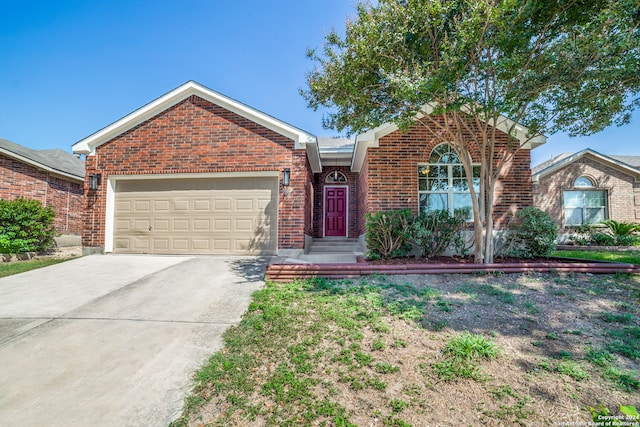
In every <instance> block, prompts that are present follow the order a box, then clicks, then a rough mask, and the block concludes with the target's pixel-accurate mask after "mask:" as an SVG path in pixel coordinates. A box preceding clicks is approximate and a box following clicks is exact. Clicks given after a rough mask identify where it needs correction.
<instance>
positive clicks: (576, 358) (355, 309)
mask: <svg viewBox="0 0 640 427" xmlns="http://www.w3.org/2000/svg"><path fill="white" fill-rule="evenodd" d="M638 302H640V278H638V277H637V276H627V275H615V276H614V275H609V276H599V275H598V276H596V275H588V274H575V275H566V276H559V275H554V274H535V275H442V276H390V277H385V276H374V277H370V278H367V279H364V280H357V281H329V280H322V279H316V280H313V281H307V282H299V283H294V284H277V283H270V284H267V286H266V287H265V288H264V289H263V290H261V291H259V292H258V293H256V295H255V296H254V301H253V302H252V304H251V305H250V307H249V310H248V312H247V313H246V314H245V317H244V319H243V321H242V323H241V324H240V325H238V326H237V327H234V328H232V329H230V330H229V332H228V333H227V334H226V335H225V343H226V344H225V348H224V349H223V350H222V351H221V352H219V353H217V354H215V355H214V356H213V357H212V358H211V360H210V361H209V362H208V364H207V365H206V366H204V367H203V368H202V369H201V371H199V372H198V373H197V374H196V377H195V381H196V385H195V389H194V391H193V394H192V396H191V397H189V398H188V399H187V401H186V404H185V410H184V414H183V416H182V417H181V418H180V419H179V420H177V421H176V422H174V423H173V425H174V426H209V425H212V426H218V425H220V426H232V425H233V426H286V425H289V426H298V425H309V426H322V425H326V426H440V427H444V426H552V425H569V423H574V424H572V425H577V424H575V423H583V424H582V425H588V423H589V422H593V419H592V415H591V413H590V407H593V408H598V410H600V411H605V410H609V411H610V415H611V416H619V415H620V412H619V407H620V405H625V406H635V407H636V408H640V378H639V375H638V373H639V372H640V318H639V317H640V313H639V312H638ZM627 422H629V421H627ZM601 425H604V424H601ZM626 425H640V420H638V421H634V420H632V421H631V424H626Z"/></svg>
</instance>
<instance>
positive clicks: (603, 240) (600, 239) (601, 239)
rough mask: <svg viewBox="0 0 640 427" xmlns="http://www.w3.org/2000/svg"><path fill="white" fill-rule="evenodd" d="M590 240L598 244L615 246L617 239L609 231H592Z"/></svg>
mask: <svg viewBox="0 0 640 427" xmlns="http://www.w3.org/2000/svg"><path fill="white" fill-rule="evenodd" d="M590 241H591V242H592V243H594V244H595V245H598V246H614V245H615V244H616V239H615V238H614V237H613V236H612V235H610V234H607V233H592V234H591V237H590Z"/></svg>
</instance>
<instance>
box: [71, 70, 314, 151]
mask: <svg viewBox="0 0 640 427" xmlns="http://www.w3.org/2000/svg"><path fill="white" fill-rule="evenodd" d="M192 95H197V96H199V97H201V98H203V99H205V100H207V101H209V102H211V103H213V104H216V105H218V106H220V107H222V108H224V109H226V110H229V111H231V112H233V113H236V114H238V115H240V116H242V117H245V118H247V119H249V120H251V121H253V122H255V123H258V124H260V125H262V126H264V127H266V128H267V129H270V130H272V131H274V132H276V133H279V134H280V135H283V136H286V137H287V138H290V139H292V140H293V141H294V142H295V148H296V149H301V148H304V146H305V145H306V144H307V143H313V142H315V141H316V137H315V136H313V135H311V134H309V133H307V132H304V131H302V130H300V129H298V128H296V127H294V126H291V125H289V124H287V123H284V122H282V121H280V120H278V119H276V118H274V117H271V116H269V115H268V114H265V113H263V112H261V111H258V110H256V109H253V108H251V107H249V106H247V105H245V104H242V103H241V102H238V101H236V100H234V99H231V98H229V97H227V96H224V95H222V94H220V93H218V92H215V91H213V90H211V89H209V88H207V87H204V86H202V85H200V84H199V83H196V82H194V81H189V82H187V83H185V84H183V85H182V86H180V87H178V88H176V89H174V90H172V91H171V92H169V93H167V94H165V95H163V96H161V97H160V98H158V99H156V100H155V101H152V102H150V103H149V104H147V105H145V106H144V107H142V108H139V109H138V110H136V111H134V112H133V113H131V114H129V115H127V116H125V117H123V118H121V119H120V120H118V121H116V122H114V123H112V124H110V125H109V126H107V127H105V128H104V129H102V130H100V131H98V132H96V133H94V134H93V135H90V136H88V137H87V138H85V139H83V140H81V141H78V142H77V143H75V144H74V145H73V147H72V149H73V152H74V153H80V154H86V155H90V154H92V153H93V152H94V151H95V149H96V147H98V146H100V145H101V144H103V143H105V142H107V141H109V140H111V139H113V138H115V137H116V136H118V135H120V134H122V133H124V132H126V131H127V130H129V129H131V128H133V127H135V126H137V125H139V124H140V123H142V122H144V121H146V120H149V119H150V118H152V117H154V116H156V115H157V114H159V113H161V112H163V111H165V110H166V109H168V108H170V107H172V106H173V105H175V104H177V103H179V102H181V101H182V100H184V99H186V98H188V97H190V96H192Z"/></svg>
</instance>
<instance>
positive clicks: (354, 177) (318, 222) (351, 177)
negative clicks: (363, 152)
mask: <svg viewBox="0 0 640 427" xmlns="http://www.w3.org/2000/svg"><path fill="white" fill-rule="evenodd" d="M335 170H337V171H340V172H342V173H343V174H344V176H346V177H347V182H346V184H342V183H339V184H325V180H326V178H327V175H329V174H331V173H333V171H335ZM325 185H346V186H347V187H348V193H349V194H348V197H349V200H348V201H347V203H348V205H349V212H348V213H349V215H348V221H349V223H348V224H347V233H348V234H347V237H350V238H356V237H358V231H357V230H358V229H357V223H358V174H357V173H353V172H351V171H350V167H349V166H327V167H325V168H324V170H323V171H322V173H317V174H315V175H314V184H313V187H314V189H315V194H314V209H313V211H314V215H313V223H314V230H315V234H314V236H313V237H315V238H322V237H323V236H324V187H325Z"/></svg>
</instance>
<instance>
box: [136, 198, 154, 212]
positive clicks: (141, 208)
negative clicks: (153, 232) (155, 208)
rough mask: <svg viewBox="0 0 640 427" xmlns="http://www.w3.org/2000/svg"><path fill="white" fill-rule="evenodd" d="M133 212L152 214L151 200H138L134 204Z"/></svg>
mask: <svg viewBox="0 0 640 427" xmlns="http://www.w3.org/2000/svg"><path fill="white" fill-rule="evenodd" d="M133 211H134V212H140V213H142V212H144V213H147V212H151V201H150V200H136V201H134V203H133Z"/></svg>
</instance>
